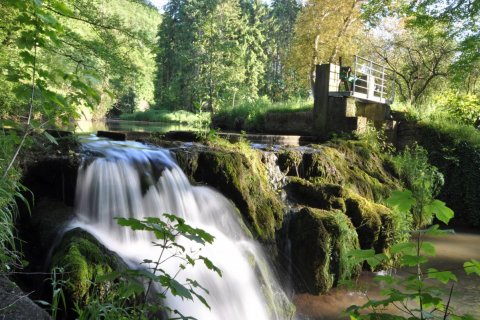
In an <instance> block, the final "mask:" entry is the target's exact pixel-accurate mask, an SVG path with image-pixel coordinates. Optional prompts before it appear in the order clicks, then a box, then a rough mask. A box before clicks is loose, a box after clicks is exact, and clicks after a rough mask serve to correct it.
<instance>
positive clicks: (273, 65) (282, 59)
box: [262, 0, 300, 101]
mask: <svg viewBox="0 0 480 320" xmlns="http://www.w3.org/2000/svg"><path fill="white" fill-rule="evenodd" d="M299 11H300V5H299V4H298V2H297V0H274V1H272V4H271V10H270V13H269V17H268V20H267V24H268V37H267V42H266V45H265V46H266V48H265V49H266V54H267V56H268V58H267V69H266V73H265V86H264V88H263V89H262V92H263V93H265V94H266V95H267V96H268V97H270V99H272V100H274V101H279V100H287V99H288V98H289V97H290V96H292V95H294V94H296V93H297V91H298V90H297V88H296V85H295V83H296V74H295V72H294V71H292V70H290V69H288V68H287V67H286V62H287V56H288V54H289V52H290V49H291V46H292V42H293V35H294V27H295V21H296V20H297V16H298V12H299Z"/></svg>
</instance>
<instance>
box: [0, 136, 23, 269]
mask: <svg viewBox="0 0 480 320" xmlns="http://www.w3.org/2000/svg"><path fill="white" fill-rule="evenodd" d="M19 140H20V137H18V136H17V135H16V134H15V132H9V133H7V132H5V130H1V131H0V172H2V173H3V172H7V171H6V168H7V165H8V163H9V161H10V157H11V155H12V153H13V150H12V149H13V146H14V144H15V143H18V141H19ZM20 178H21V175H20V172H19V171H18V170H17V169H16V168H15V167H13V168H12V169H10V170H9V171H8V172H7V174H6V175H4V177H2V178H1V179H0V273H3V272H9V271H12V268H14V267H18V266H19V265H20V258H21V254H20V252H18V251H17V246H16V243H17V238H16V235H15V227H14V222H15V218H16V217H17V215H18V207H17V203H16V201H15V198H17V199H20V200H21V201H23V202H24V203H25V205H27V207H28V201H27V200H26V199H25V198H24V196H23V195H22V193H23V192H25V191H26V189H25V187H24V186H22V184H21V183H20Z"/></svg>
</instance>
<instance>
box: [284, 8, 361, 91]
mask: <svg viewBox="0 0 480 320" xmlns="http://www.w3.org/2000/svg"><path fill="white" fill-rule="evenodd" d="M360 5H361V1H358V0H349V1H341V2H333V1H328V0H310V1H307V2H306V4H305V5H304V6H303V7H302V9H301V11H300V13H299V16H298V19H297V22H296V24H295V38H294V42H293V46H292V49H291V52H290V54H289V57H288V65H289V66H290V67H291V68H292V69H293V70H295V71H296V72H297V73H298V74H299V75H301V77H300V79H299V81H301V83H302V86H303V87H304V88H307V90H308V89H309V88H311V89H312V91H313V85H314V82H315V80H314V73H315V65H317V64H323V63H336V61H337V58H338V57H339V56H342V55H344V56H347V55H349V54H351V53H352V52H355V46H354V42H353V41H352V40H353V38H354V37H355V36H356V35H357V34H358V33H359V32H360V31H361V30H362V28H361V26H362V24H361V20H360ZM305 55H307V56H308V58H307V59H306V58H305Z"/></svg>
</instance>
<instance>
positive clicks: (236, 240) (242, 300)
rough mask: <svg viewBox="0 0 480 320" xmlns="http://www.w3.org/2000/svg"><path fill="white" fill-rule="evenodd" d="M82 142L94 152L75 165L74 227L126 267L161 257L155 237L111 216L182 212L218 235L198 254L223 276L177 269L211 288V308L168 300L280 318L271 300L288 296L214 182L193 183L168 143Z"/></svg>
mask: <svg viewBox="0 0 480 320" xmlns="http://www.w3.org/2000/svg"><path fill="white" fill-rule="evenodd" d="M84 149H85V152H86V153H87V154H92V155H95V157H94V158H93V160H90V161H84V164H83V165H82V166H81V167H80V169H79V174H78V181H77V191H76V192H77V194H76V215H77V219H76V221H75V222H73V224H74V225H75V226H80V227H82V228H84V229H85V230H87V231H88V232H90V233H91V234H93V235H94V236H95V237H96V238H97V239H98V240H99V241H100V242H102V243H103V244H104V245H105V246H106V247H108V248H109V249H110V250H112V251H115V252H117V253H118V254H119V255H120V256H121V257H123V258H124V259H125V260H126V261H130V264H131V266H134V265H137V266H138V263H139V262H141V261H143V259H151V260H156V258H157V257H158V253H157V254H156V252H155V250H156V248H154V247H153V246H152V243H151V240H152V239H151V238H149V237H148V235H146V234H143V233H142V232H138V231H137V232H133V231H131V230H130V229H128V228H124V227H120V226H118V225H117V223H116V221H115V220H114V218H115V217H134V218H137V219H141V218H143V217H152V216H155V217H161V215H162V214H163V213H171V214H175V215H177V216H180V217H182V218H183V219H185V220H186V223H188V224H190V225H191V226H193V227H196V228H201V229H203V230H205V231H207V232H209V233H210V234H212V235H214V236H215V241H214V243H213V244H212V245H207V246H206V247H205V248H204V249H203V250H202V253H201V254H202V255H204V256H206V257H208V258H209V259H210V260H212V261H213V263H214V264H215V265H216V266H217V267H218V268H220V269H221V270H222V277H221V278H220V277H219V276H218V275H217V274H215V273H214V272H212V271H211V270H208V269H207V268H206V267H205V266H203V265H200V264H197V265H195V267H193V268H190V269H187V270H185V271H182V274H181V276H183V277H185V278H191V279H194V280H197V281H198V282H199V283H200V284H201V285H202V286H203V287H206V288H207V289H208V290H209V292H210V294H208V295H207V294H205V295H204V297H205V298H206V300H207V301H208V303H209V305H210V306H211V310H209V309H208V308H206V307H205V306H204V305H203V304H201V303H200V301H198V300H197V301H195V302H191V301H185V300H179V299H175V298H174V297H168V298H167V304H168V305H169V306H170V307H171V308H174V309H177V310H179V311H180V312H181V313H182V314H184V315H188V316H193V317H195V318H197V319H198V320H225V319H228V320H249V319H250V320H262V319H265V320H273V319H276V320H283V317H282V316H279V315H278V314H276V311H275V310H276V309H277V308H275V307H274V305H275V304H276V302H275V301H282V302H281V303H285V300H284V297H285V296H284V293H283V291H282V290H280V289H279V287H278V285H277V284H276V281H275V279H274V278H273V277H272V276H271V275H270V274H269V272H268V268H266V267H265V266H266V265H267V264H266V259H265V257H264V255H263V253H262V250H261V249H260V248H259V246H258V245H257V244H256V243H254V242H253V241H252V240H251V239H250V238H248V237H247V236H246V235H245V232H244V231H243V230H244V229H242V225H241V219H240V217H239V214H238V212H237V210H236V209H235V208H234V207H233V205H232V204H231V203H230V201H229V200H228V199H226V198H225V197H224V196H222V195H221V194H220V193H218V192H217V191H215V190H213V189H211V188H208V187H205V186H192V185H191V184H190V182H189V180H188V178H187V177H186V176H185V174H184V173H183V171H182V170H181V169H180V168H179V167H178V165H177V164H176V162H175V160H174V159H173V158H172V157H171V155H170V152H169V151H168V150H165V149H159V148H154V147H148V146H146V145H143V144H140V143H135V142H113V141H109V140H100V139H97V138H91V139H90V140H89V141H87V142H86V143H84ZM158 250H160V249H158ZM163 267H164V266H162V268H163ZM166 268H167V270H168V268H169V267H168V266H166ZM171 272H175V271H174V270H171ZM279 296H280V297H281V298H280V299H279V298H278V297H279ZM269 306H270V307H269Z"/></svg>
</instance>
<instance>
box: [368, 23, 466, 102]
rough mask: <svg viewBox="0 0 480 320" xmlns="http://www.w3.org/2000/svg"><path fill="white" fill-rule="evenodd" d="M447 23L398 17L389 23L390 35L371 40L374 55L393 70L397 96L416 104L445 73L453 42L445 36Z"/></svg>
mask: <svg viewBox="0 0 480 320" xmlns="http://www.w3.org/2000/svg"><path fill="white" fill-rule="evenodd" d="M447 29H448V26H444V25H434V26H429V27H422V28H419V27H412V26H406V25H405V23H402V21H400V22H397V23H394V24H393V26H390V29H388V30H389V32H390V33H391V36H390V37H381V36H376V37H373V40H371V42H370V43H371V45H372V48H374V55H375V57H376V58H378V59H379V60H380V61H381V62H382V63H384V64H386V65H387V66H388V67H389V68H390V69H392V70H393V72H394V73H395V84H396V88H397V93H398V95H397V97H399V98H400V99H401V100H402V101H405V102H407V103H410V104H412V105H415V104H418V103H419V102H420V101H421V100H422V99H424V98H425V97H426V96H428V94H430V93H431V92H432V90H433V89H432V88H435V87H438V85H439V83H440V82H439V81H440V80H441V79H442V78H443V79H446V78H447V76H448V68H449V66H450V64H451V63H452V61H453V57H454V52H455V49H456V43H455V41H454V40H453V39H451V38H449V37H447Z"/></svg>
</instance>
